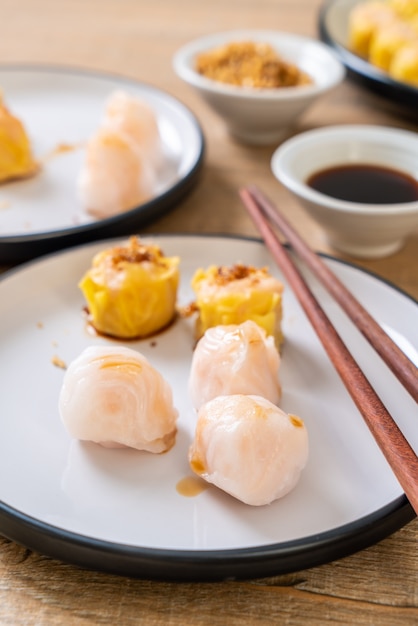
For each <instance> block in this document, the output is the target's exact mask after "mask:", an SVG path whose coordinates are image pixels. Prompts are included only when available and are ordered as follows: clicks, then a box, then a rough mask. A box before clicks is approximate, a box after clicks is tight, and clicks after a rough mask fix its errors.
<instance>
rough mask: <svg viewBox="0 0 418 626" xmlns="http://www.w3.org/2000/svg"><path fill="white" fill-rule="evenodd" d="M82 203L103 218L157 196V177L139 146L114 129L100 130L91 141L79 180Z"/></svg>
mask: <svg viewBox="0 0 418 626" xmlns="http://www.w3.org/2000/svg"><path fill="white" fill-rule="evenodd" d="M77 184H78V191H79V195H80V198H81V202H82V204H83V206H84V207H85V209H86V210H87V212H88V213H90V214H91V215H94V216H95V217H97V218H100V219H103V218H106V217H112V216H114V215H118V214H119V213H122V212H124V211H127V210H129V209H133V208H135V207H137V206H139V205H141V204H143V203H144V202H145V201H146V200H148V199H150V198H151V197H152V195H153V193H154V187H155V181H154V174H153V172H152V170H151V169H150V167H149V165H148V164H147V162H146V160H145V159H144V157H143V155H142V154H141V153H140V152H138V149H137V148H136V146H135V143H134V142H133V141H132V140H131V139H130V138H129V137H127V136H125V135H123V134H121V133H118V132H115V131H114V130H112V129H99V130H98V131H97V133H95V134H94V135H93V136H92V137H91V138H90V139H89V141H88V142H87V147H86V154H85V160H84V165H83V168H82V170H81V172H80V175H79V178H78V183H77Z"/></svg>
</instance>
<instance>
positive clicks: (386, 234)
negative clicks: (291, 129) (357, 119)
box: [271, 125, 418, 258]
mask: <svg viewBox="0 0 418 626" xmlns="http://www.w3.org/2000/svg"><path fill="white" fill-rule="evenodd" d="M271 167H272V171H273V174H274V175H275V177H276V178H277V180H278V181H279V182H280V183H281V184H283V185H284V186H285V187H286V188H287V189H288V190H289V191H290V192H291V193H293V194H294V195H295V196H296V197H297V198H298V199H299V201H300V202H301V204H302V205H303V206H304V207H305V209H306V210H307V211H308V212H309V214H310V215H311V216H312V217H313V218H314V219H315V220H316V221H317V222H318V223H319V224H320V225H321V226H322V228H323V230H324V233H325V234H326V237H327V239H328V241H329V243H330V245H331V246H332V247H334V248H335V249H336V250H339V251H342V252H345V253H347V254H350V255H352V256H355V257H362V258H377V257H383V256H388V255H390V254H393V253H395V252H396V251H398V250H399V249H400V248H401V247H402V246H403V244H404V242H405V239H406V237H407V236H408V235H410V234H411V233H413V232H415V231H418V135H417V134H416V133H414V132H412V131H408V130H402V129H397V128H390V127H383V126H369V125H367V126H366V125H343V126H328V127H323V128H317V129H315V130H311V131H308V132H305V133H300V134H299V135H296V136H294V137H292V138H291V139H289V140H287V141H285V142H284V143H283V144H282V145H281V146H279V147H278V148H277V150H276V151H275V152H274V154H273V157H272V161H271Z"/></svg>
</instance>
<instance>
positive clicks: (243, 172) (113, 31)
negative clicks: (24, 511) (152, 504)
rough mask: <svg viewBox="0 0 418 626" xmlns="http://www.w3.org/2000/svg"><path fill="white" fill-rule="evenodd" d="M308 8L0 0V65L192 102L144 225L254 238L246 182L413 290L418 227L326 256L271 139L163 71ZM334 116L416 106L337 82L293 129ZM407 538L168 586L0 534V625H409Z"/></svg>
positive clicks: (187, 0) (417, 281) (414, 617)
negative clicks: (169, 193) (177, 193)
mask: <svg viewBox="0 0 418 626" xmlns="http://www.w3.org/2000/svg"><path fill="white" fill-rule="evenodd" d="M320 6H321V2H320V0H292V1H290V0H211V1H210V2H209V1H206V2H205V1H203V0H202V1H199V0H176V1H170V0H152V1H150V0H61V1H60V2H54V0H0V63H2V64H12V63H43V64H45V63H46V64H52V65H69V66H75V67H79V68H88V69H93V70H100V71H107V72H111V73H115V74H120V75H123V76H127V77H130V78H135V79H139V80H141V81H144V82H148V83H151V84H153V85H155V86H156V87H158V88H161V89H163V90H165V91H167V92H168V93H171V94H172V95H174V96H176V97H177V98H179V99H180V100H181V101H182V102H184V103H185V104H186V105H187V106H189V107H190V108H191V109H192V111H193V112H194V113H195V114H196V116H197V118H198V119H199V121H200V123H201V125H202V128H203V131H204V133H205V136H206V142H207V149H206V160H205V167H204V170H203V172H202V175H201V177H200V180H199V182H198V184H197V186H196V187H195V188H194V189H193V191H192V192H191V194H190V195H189V196H188V197H187V198H185V199H184V200H183V201H182V202H181V203H180V205H179V206H178V207H176V208H175V210H173V211H172V212H171V213H169V214H167V215H166V216H164V217H162V218H161V219H159V220H158V221H157V222H155V223H154V224H151V225H150V226H149V227H148V228H147V229H145V232H148V233H151V232H204V233H238V234H244V235H256V234H257V233H256V230H255V227H254V226H253V224H252V222H251V220H250V218H249V216H248V215H247V214H246V212H245V210H244V209H243V206H242V203H241V200H240V198H239V196H238V189H239V188H240V187H242V186H243V185H244V184H249V183H255V184H257V185H258V186H259V187H260V188H261V189H262V190H264V191H265V192H266V193H267V195H269V196H270V197H271V198H272V199H273V200H274V202H275V203H277V204H279V205H280V206H281V208H282V210H283V212H284V213H285V215H286V216H287V218H288V219H289V221H291V223H292V224H293V225H294V226H295V227H296V228H297V229H298V230H299V232H300V233H301V234H302V235H303V237H305V238H306V239H307V241H308V242H309V243H310V245H311V246H312V247H313V248H315V249H317V250H321V251H325V252H330V253H332V254H334V255H335V256H340V257H341V258H345V259H347V260H349V261H354V262H355V263H356V264H358V265H361V266H362V267H364V268H366V269H368V270H371V271H372V272H374V273H376V274H377V275H379V276H381V277H383V278H385V279H387V280H389V281H391V282H392V283H394V284H395V285H397V286H398V287H399V288H401V289H403V290H405V291H406V292H407V293H409V294H410V295H411V296H413V297H415V298H418V233H414V234H411V236H410V237H409V238H408V241H407V243H406V245H405V247H404V248H403V249H402V250H401V251H399V252H398V253H396V254H394V255H392V256H391V257H388V258H384V259H376V260H368V261H363V260H358V259H356V260H354V259H351V258H350V257H348V256H343V255H341V254H337V253H335V251H333V250H332V249H330V248H329V247H328V245H327V242H326V240H325V239H324V237H323V233H322V232H321V229H320V228H319V227H318V226H316V224H315V223H314V222H312V220H310V218H309V217H308V216H307V215H306V214H305V213H304V211H303V209H302V208H301V207H300V206H299V205H298V204H297V202H296V201H295V200H293V199H292V198H291V197H290V196H289V194H288V193H287V192H286V190H285V189H283V188H281V186H280V185H279V184H278V183H277V181H276V180H275V179H274V177H273V175H272V174H271V171H270V165H269V163H270V158H271V155H272V153H273V150H274V148H275V146H269V147H262V148H250V147H246V146H243V145H239V144H238V143H236V142H234V141H232V140H231V139H230V138H229V137H228V135H227V134H226V132H225V129H224V126H223V124H222V122H221V121H220V120H218V118H217V117H216V116H215V115H214V114H213V113H212V112H211V111H210V110H209V109H208V108H207V107H206V105H205V104H204V103H203V102H201V101H200V100H199V98H198V96H197V95H196V94H194V93H193V92H192V91H191V90H190V88H188V87H187V86H185V85H184V84H183V83H182V82H181V81H180V80H179V79H178V78H177V77H176V76H175V74H174V72H173V69H172V65H171V58H172V55H173V54H174V52H175V51H176V50H177V48H178V47H179V46H180V45H182V44H184V43H186V42H187V41H189V40H190V39H192V38H194V37H197V36H199V35H201V34H205V33H210V32H214V31H218V30H226V29H229V28H245V27H259V28H275V29H278V30H285V31H292V32H295V33H299V34H304V35H311V36H314V37H316V36H317V17H318V11H319V8H320ZM0 89H1V85H0ZM5 95H7V94H5ZM346 123H371V124H382V125H387V126H393V127H399V128H406V129H410V130H413V131H415V132H416V131H418V114H417V112H411V111H409V112H407V111H405V110H403V109H401V108H399V107H397V106H396V104H394V103H391V102H389V101H387V100H384V99H382V98H380V97H378V96H377V95H374V94H372V93H371V92H369V91H367V90H365V89H364V88H362V87H360V86H358V85H357V84H355V83H353V82H351V81H350V80H346V81H344V83H343V84H342V85H341V86H340V87H339V88H338V89H337V90H336V91H334V92H333V93H331V94H329V95H327V96H325V97H324V98H323V99H322V100H321V101H320V102H318V103H316V104H315V105H314V106H312V108H311V109H310V110H309V111H308V112H307V113H305V115H304V116H303V117H302V118H301V119H300V122H299V124H298V126H297V128H295V129H294V132H301V131H303V130H307V129H310V128H314V127H317V126H324V125H330V124H346ZM0 306H1V303H0ZM0 418H1V416H0ZM0 480H7V477H4V476H1V477H0ZM417 539H418V521H417V520H416V519H415V520H414V521H413V522H411V523H410V524H408V525H407V526H405V527H404V528H403V529H401V530H399V531H398V532H396V533H395V534H393V535H392V536H391V537H388V538H387V539H385V540H383V541H381V542H380V543H379V544H377V545H375V546H372V547H370V548H368V549H366V550H363V551H361V552H359V553H357V554H354V555H352V556H349V557H346V558H343V559H340V560H338V561H335V562H333V563H329V564H326V565H323V566H321V567H316V568H312V569H310V570H305V571H301V572H297V573H294V574H289V575H285V576H277V577H273V578H268V579H262V580H251V581H245V582H238V581H228V582H220V583H205V584H203V583H193V584H192V583H190V584H184V583H182V584H176V583H157V582H151V581H146V580H144V581H141V580H135V579H130V578H124V577H116V576H112V575H108V574H103V573H99V572H89V571H84V570H80V569H78V568H76V567H74V566H71V565H68V564H64V563H60V562H57V561H54V560H52V559H49V558H47V557H44V556H42V555H39V554H36V553H33V552H31V551H29V550H27V549H25V548H24V547H21V546H18V545H16V544H15V543H13V542H10V541H9V540H7V539H4V538H1V537H0V624H1V625H6V624H7V625H13V626H18V625H25V626H30V625H38V624H52V625H56V624H69V625H72V624H77V625H87V624H139V623H141V624H150V625H152V626H157V625H164V626H166V625H167V626H171V625H173V626H174V625H176V626H177V625H178V626H180V625H185V624H193V625H195V626H206V625H209V624H211V625H218V624H219V625H223V624H230V625H233V626H235V625H237V626H238V625H241V624H251V625H254V626H258V625H260V626H261V625H263V626H264V625H267V624H301V625H302V624H303V625H306V624H308V625H313V626H315V625H323V624H328V623H330V624H359V625H369V626H371V625H373V626H398V625H399V626H401V625H402V626H408V625H411V626H412V625H413V624H417V623H418V560H417Z"/></svg>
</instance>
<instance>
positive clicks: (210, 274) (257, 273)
mask: <svg viewBox="0 0 418 626" xmlns="http://www.w3.org/2000/svg"><path fill="white" fill-rule="evenodd" d="M192 288H193V290H194V292H195V294H196V300H195V303H194V304H195V308H196V309H197V314H198V317H197V321H196V339H200V337H202V335H204V333H205V332H206V331H207V329H208V328H212V327H213V326H226V325H229V324H241V323H242V322H245V321H246V320H252V321H253V322H255V323H256V324H258V325H259V326H260V327H261V328H264V330H265V331H266V333H267V335H272V336H273V337H274V340H275V342H276V345H277V346H278V347H279V346H280V345H281V343H282V340H283V335H282V329H281V320H282V292H283V284H282V283H281V281H280V280H278V279H277V278H275V277H274V276H272V275H271V274H270V273H269V271H268V269H267V268H265V267H263V268H256V267H252V266H247V265H243V264H236V265H233V266H231V267H226V266H216V265H212V266H210V267H208V268H207V269H206V270H204V269H198V270H197V271H196V272H195V274H194V276H193V278H192Z"/></svg>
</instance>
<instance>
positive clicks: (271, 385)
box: [189, 320, 281, 409]
mask: <svg viewBox="0 0 418 626" xmlns="http://www.w3.org/2000/svg"><path fill="white" fill-rule="evenodd" d="M279 366H280V355H279V352H278V350H277V348H276V346H275V343H274V338H273V336H271V335H270V336H268V337H267V335H266V332H265V330H264V329H263V328H261V327H260V326H258V324H256V323H255V322H253V321H251V320H247V321H246V322H243V323H242V324H231V325H227V326H214V327H212V328H209V329H208V330H207V331H206V332H205V334H204V335H203V337H202V338H201V339H200V340H199V342H198V344H197V346H196V348H195V351H194V353H193V359H192V365H191V370H190V377H189V394H190V397H191V400H192V404H193V406H194V407H195V409H199V408H200V406H201V405H202V404H204V403H205V402H208V401H209V400H212V399H213V398H215V397H216V396H222V395H231V394H239V393H243V394H255V395H260V396H263V397H265V398H267V399H268V400H270V402H273V403H274V404H277V403H278V402H279V400H280V396H281V387H280V383H279V378H278V371H279Z"/></svg>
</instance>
